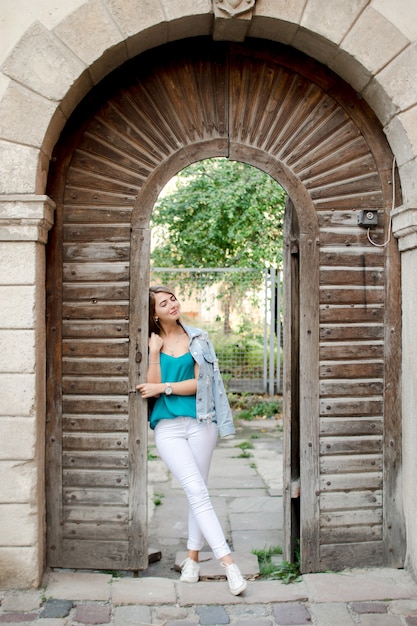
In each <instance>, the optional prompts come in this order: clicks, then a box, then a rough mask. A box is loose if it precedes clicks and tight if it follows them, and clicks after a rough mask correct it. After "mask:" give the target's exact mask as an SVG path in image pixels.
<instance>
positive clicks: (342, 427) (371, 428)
mask: <svg viewBox="0 0 417 626" xmlns="http://www.w3.org/2000/svg"><path fill="white" fill-rule="evenodd" d="M382 433H383V418H382V417H373V418H372V419H369V418H365V417H356V418H355V417H347V418H346V419H343V418H339V419H334V418H333V417H322V418H320V435H348V436H349V435H382Z"/></svg>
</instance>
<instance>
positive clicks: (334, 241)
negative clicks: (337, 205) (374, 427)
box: [316, 198, 384, 248]
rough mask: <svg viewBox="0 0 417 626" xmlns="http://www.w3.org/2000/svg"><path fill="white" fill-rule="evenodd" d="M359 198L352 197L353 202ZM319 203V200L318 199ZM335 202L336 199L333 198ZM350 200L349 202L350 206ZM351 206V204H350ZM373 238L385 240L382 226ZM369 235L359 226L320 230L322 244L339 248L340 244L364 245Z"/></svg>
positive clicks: (375, 231) (373, 234)
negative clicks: (336, 229) (337, 229)
mask: <svg viewBox="0 0 417 626" xmlns="http://www.w3.org/2000/svg"><path fill="white" fill-rule="evenodd" d="M356 200H358V203H359V199H358V198H352V200H351V202H356ZM316 204H317V201H316ZM333 204H334V200H333ZM349 205H350V202H349V203H348V206H349ZM350 206H351V205H350ZM372 239H373V240H374V241H375V242H377V243H383V242H384V232H383V231H382V230H381V229H380V228H375V230H374V231H373V232H372ZM367 241H368V237H367V231H366V229H365V228H361V229H359V228H358V227H356V228H355V229H354V228H350V229H347V228H345V229H340V230H339V231H335V230H334V229H328V230H327V229H322V230H321V231H320V245H322V246H329V247H330V246H336V247H337V248H339V247H340V246H345V247H346V248H350V247H361V248H362V247H363V246H366V245H367Z"/></svg>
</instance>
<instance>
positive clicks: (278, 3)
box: [0, 0, 417, 587]
mask: <svg viewBox="0 0 417 626" xmlns="http://www.w3.org/2000/svg"><path fill="white" fill-rule="evenodd" d="M215 8H216V7H215V6H214V5H213V2H212V0H88V1H86V0H67V1H66V2H61V1H59V0H43V1H42V2H35V3H34V2H33V1H32V0H20V2H19V3H18V4H13V3H9V4H8V6H7V7H6V8H4V7H3V8H2V38H1V40H0V63H1V74H0V260H1V263H0V298H1V302H2V306H1V308H0V348H1V350H0V379H1V381H2V383H3V384H2V385H1V387H0V433H1V437H0V441H1V444H0V475H1V476H2V482H1V485H0V504H1V507H2V515H1V518H0V537H1V538H0V566H1V567H0V587H5V586H8V587H26V586H30V585H37V584H39V582H40V579H41V575H42V571H43V558H44V556H43V555H44V534H45V528H44V495H43V494H44V467H43V457H44V452H43V451H44V441H43V438H44V430H45V427H44V422H45V341H44V335H45V332H44V299H45V298H44V283H45V281H44V273H45V272H44V270H45V268H44V245H45V243H46V239H47V231H48V229H49V228H50V226H51V224H52V221H53V206H52V204H51V203H50V201H49V200H48V199H47V198H45V196H44V195H43V194H44V193H45V188H46V181H47V176H48V166H49V160H50V157H51V153H52V150H53V147H54V145H55V143H56V141H57V139H58V137H59V134H60V132H61V130H62V128H63V127H64V125H65V123H66V120H67V119H68V117H69V116H70V114H71V112H72V111H73V110H74V108H75V106H76V105H77V103H78V102H80V100H81V99H82V98H83V97H84V96H85V95H86V94H87V93H88V92H89V90H90V89H91V88H92V86H93V85H95V84H97V83H98V82H99V81H100V80H101V79H102V78H103V77H104V76H106V75H107V74H108V72H109V71H111V70H112V69H114V68H115V67H117V66H119V65H120V64H122V63H123V62H124V61H126V60H127V59H129V58H132V57H134V56H135V55H137V54H139V53H141V52H142V51H144V50H147V49H149V48H152V47H154V46H157V45H160V44H163V43H166V42H168V41H173V40H177V39H182V38H184V37H190V36H197V35H213V36H214V37H215V38H216V39H232V40H242V39H243V38H244V37H259V38H265V39H270V40H273V41H280V42H282V43H284V44H287V45H291V46H294V47H295V48H297V49H299V50H301V51H303V52H305V53H306V54H308V55H310V56H311V57H313V58H315V59H317V60H318V61H320V62H322V63H324V64H325V65H328V66H329V67H330V68H331V69H333V70H334V71H335V72H336V73H337V74H339V75H340V76H341V77H342V78H344V79H345V80H346V81H347V82H348V83H350V84H351V85H352V86H353V87H354V89H355V90H356V91H357V92H358V93H360V94H361V95H362V96H363V98H364V99H365V100H366V101H367V102H368V103H369V104H370V106H371V107H372V108H373V110H374V111H375V113H376V114H377V116H378V117H379V119H380V121H381V123H382V125H383V127H384V130H385V132H386V135H387V138H388V141H389V142H390V145H391V148H392V150H393V153H394V154H395V157H396V161H397V164H398V167H399V172H400V178H401V185H402V193H403V206H402V207H400V208H398V209H396V211H395V217H394V221H393V228H394V234H395V235H396V236H398V237H399V245H400V249H401V250H402V286H403V292H402V301H403V311H404V341H403V345H404V356H403V359H404V361H403V365H404V369H403V420H404V432H405V435H406V436H405V437H404V489H405V494H406V497H404V502H405V514H406V522H407V537H408V561H407V562H408V565H409V567H410V568H411V569H414V571H417V527H416V524H415V518H416V514H417V498H416V497H414V496H411V497H410V494H412V493H414V491H415V490H414V486H415V484H416V481H417V464H416V461H415V456H416V455H415V451H414V447H415V440H416V439H415V438H416V435H417V432H416V419H415V406H416V397H415V393H416V392H415V388H416V385H415V380H414V378H415V376H414V355H415V354H416V351H415V350H414V348H415V347H417V346H416V345H415V344H416V339H415V336H416V333H415V321H416V318H417V300H416V296H415V286H414V284H415V276H416V272H417V252H416V248H417V239H416V237H417V235H416V230H417V209H416V207H417V182H416V181H417V79H416V77H415V68H416V65H417V63H416V62H417V0H402V1H401V3H399V2H398V1H397V0H349V2H347V1H346V0H307V2H306V1H305V0H291V2H288V1H287V0H257V1H256V3H255V6H254V7H253V8H250V9H249V11H247V12H244V13H243V14H240V15H237V16H236V17H233V18H231V17H228V16H227V15H224V14H220V13H219V11H218V10H216V11H215Z"/></svg>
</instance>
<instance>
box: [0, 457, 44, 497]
mask: <svg viewBox="0 0 417 626" xmlns="http://www.w3.org/2000/svg"><path fill="white" fill-rule="evenodd" d="M0 475H1V477H2V484H1V487H0V500H1V501H2V502H8V503H15V504H17V503H20V504H22V503H27V502H30V503H32V504H35V503H36V498H37V491H36V489H37V479H38V470H37V467H36V465H35V464H34V463H28V462H27V461H24V462H22V461H0Z"/></svg>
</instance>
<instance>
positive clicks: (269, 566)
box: [252, 546, 301, 585]
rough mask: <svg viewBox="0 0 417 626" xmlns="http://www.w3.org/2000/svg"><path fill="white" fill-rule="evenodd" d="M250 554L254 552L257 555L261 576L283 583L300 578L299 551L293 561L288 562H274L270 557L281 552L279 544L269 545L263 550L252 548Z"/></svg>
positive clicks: (294, 581)
mask: <svg viewBox="0 0 417 626" xmlns="http://www.w3.org/2000/svg"><path fill="white" fill-rule="evenodd" d="M252 554H256V556H257V557H258V563H259V572H260V575H261V576H262V577H263V578H268V579H269V580H280V581H281V582H282V583H284V584H285V585H288V584H289V583H296V582H299V581H300V580H301V573H300V554H299V551H298V552H297V553H296V555H295V556H296V558H295V562H294V563H290V562H289V561H281V562H280V563H274V561H273V559H272V557H273V556H275V555H279V554H282V548H281V547H280V546H271V547H270V548H264V549H263V550H252Z"/></svg>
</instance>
